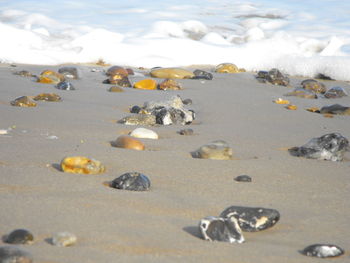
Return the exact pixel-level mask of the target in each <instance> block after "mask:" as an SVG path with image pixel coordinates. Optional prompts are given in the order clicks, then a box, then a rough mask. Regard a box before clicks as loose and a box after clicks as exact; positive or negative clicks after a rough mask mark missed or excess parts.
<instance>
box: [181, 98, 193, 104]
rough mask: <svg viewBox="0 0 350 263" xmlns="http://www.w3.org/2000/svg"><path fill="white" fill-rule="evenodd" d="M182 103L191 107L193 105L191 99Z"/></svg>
mask: <svg viewBox="0 0 350 263" xmlns="http://www.w3.org/2000/svg"><path fill="white" fill-rule="evenodd" d="M182 103H183V104H184V105H191V104H192V100H191V99H184V100H183V101H182Z"/></svg>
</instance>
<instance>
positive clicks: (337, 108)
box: [320, 104, 350, 115]
mask: <svg viewBox="0 0 350 263" xmlns="http://www.w3.org/2000/svg"><path fill="white" fill-rule="evenodd" d="M320 113H321V114H338V115H350V107H345V106H342V105H340V104H333V105H330V106H324V107H322V108H321V110H320Z"/></svg>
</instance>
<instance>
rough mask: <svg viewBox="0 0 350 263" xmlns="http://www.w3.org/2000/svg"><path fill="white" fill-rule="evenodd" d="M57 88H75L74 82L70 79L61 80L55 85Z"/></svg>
mask: <svg viewBox="0 0 350 263" xmlns="http://www.w3.org/2000/svg"><path fill="white" fill-rule="evenodd" d="M55 88H56V89H60V90H75V88H74V86H73V84H72V83H70V82H68V81H61V82H60V83H58V84H57V85H56V86H55Z"/></svg>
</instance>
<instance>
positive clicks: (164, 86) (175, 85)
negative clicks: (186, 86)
mask: <svg viewBox="0 0 350 263" xmlns="http://www.w3.org/2000/svg"><path fill="white" fill-rule="evenodd" d="M158 88H159V89H160V90H182V86H181V84H180V83H179V82H177V81H176V80H174V79H165V80H163V81H162V82H161V83H160V84H159V87H158Z"/></svg>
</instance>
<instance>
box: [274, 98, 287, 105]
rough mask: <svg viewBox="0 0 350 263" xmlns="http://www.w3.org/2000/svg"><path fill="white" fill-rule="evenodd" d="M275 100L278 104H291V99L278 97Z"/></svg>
mask: <svg viewBox="0 0 350 263" xmlns="http://www.w3.org/2000/svg"><path fill="white" fill-rule="evenodd" d="M273 102H274V103H276V104H289V103H290V102H289V100H284V99H282V98H278V99H276V100H274V101H273Z"/></svg>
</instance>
